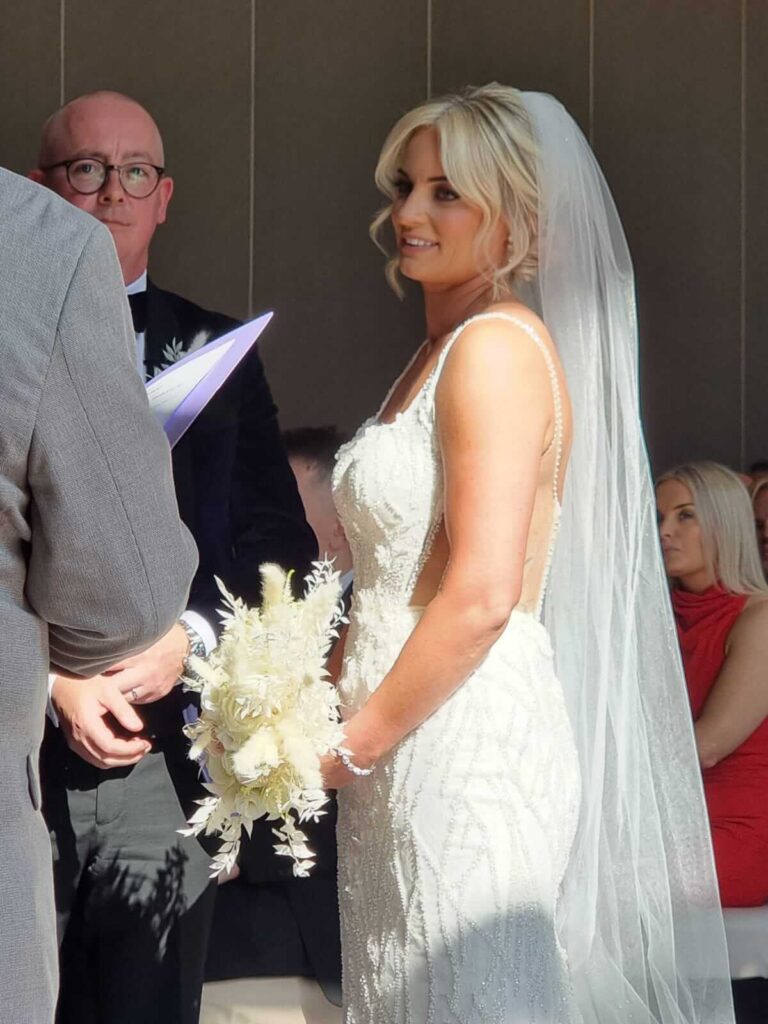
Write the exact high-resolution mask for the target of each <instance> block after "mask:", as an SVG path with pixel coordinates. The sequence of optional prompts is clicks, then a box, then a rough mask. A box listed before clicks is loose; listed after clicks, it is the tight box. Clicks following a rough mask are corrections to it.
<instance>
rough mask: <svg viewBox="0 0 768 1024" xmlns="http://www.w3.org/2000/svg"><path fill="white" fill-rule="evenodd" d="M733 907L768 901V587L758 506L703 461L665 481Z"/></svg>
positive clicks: (699, 726)
mask: <svg viewBox="0 0 768 1024" xmlns="http://www.w3.org/2000/svg"><path fill="white" fill-rule="evenodd" d="M656 500H657V507H658V516H659V532H660V535H661V544H662V548H663V553H664V563H665V566H666V570H667V575H668V576H669V578H670V581H671V584H672V604H673V608H674V613H675V620H676V622H677V629H678V635H679V638H680V646H681V650H682V656H683V665H684V668H685V674H686V680H687V683H688V694H689V697H690V701H691V710H692V712H693V718H694V721H695V726H694V729H695V735H696V744H697V747H698V751H699V760H700V762H701V767H702V772H703V779H704V791H705V795H706V799H707V806H708V809H709V817H710V823H711V826H712V841H713V846H714V852H715V864H716V867H717V874H718V879H719V882H720V898H721V901H722V904H723V906H725V907H753V906H760V905H762V904H766V903H768V802H767V801H766V800H765V791H766V785H768V717H767V716H768V585H766V582H765V579H764V577H763V572H762V567H761V564H760V558H759V556H758V551H757V544H756V543H755V533H754V525H753V518H752V510H751V508H750V503H749V495H748V494H747V491H746V489H745V488H744V486H743V484H742V483H741V481H740V480H739V478H738V477H737V476H736V474H735V473H732V472H731V471H730V470H729V469H726V468H725V467H724V466H719V465H717V464H716V463H709V462H698V463H690V464H688V465H685V466H678V467H677V468H675V469H672V470H670V471H669V472H668V473H665V474H664V475H663V476H662V477H661V479H660V480H659V481H658V483H657V486H656Z"/></svg>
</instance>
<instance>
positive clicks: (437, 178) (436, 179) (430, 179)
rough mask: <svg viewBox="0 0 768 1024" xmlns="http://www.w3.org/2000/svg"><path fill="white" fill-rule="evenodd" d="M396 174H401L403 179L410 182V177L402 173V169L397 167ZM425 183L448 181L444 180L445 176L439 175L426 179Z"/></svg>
mask: <svg viewBox="0 0 768 1024" xmlns="http://www.w3.org/2000/svg"><path fill="white" fill-rule="evenodd" d="M397 173H398V174H401V175H402V176H403V177H404V178H408V180H409V181H410V180H411V179H410V176H409V175H408V172H407V171H404V170H403V169H402V167H398V168H397ZM427 181H446V182H447V181H448V179H447V178H446V176H445V175H444V174H440V175H438V177H436V178H427Z"/></svg>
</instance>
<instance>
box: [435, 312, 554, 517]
mask: <svg viewBox="0 0 768 1024" xmlns="http://www.w3.org/2000/svg"><path fill="white" fill-rule="evenodd" d="M480 320H507V321H508V322H509V323H512V324H514V325H515V326H516V327H519V328H520V329H521V330H523V331H525V333H526V334H527V335H528V337H529V338H530V339H531V341H532V342H533V343H534V344H535V345H536V347H537V348H538V349H539V351H540V352H541V354H542V356H543V357H544V362H545V363H546V366H547V373H548V374H549V382H550V386H551V388H552V405H553V407H554V412H555V434H554V438H553V441H554V444H555V467H554V472H553V474H552V497H553V499H554V502H555V507H556V508H557V509H558V510H559V508H560V470H561V468H562V462H563V401H562V396H561V394H560V382H559V380H558V377H557V370H556V369H555V363H554V360H553V359H552V354H551V353H550V351H549V349H548V348H547V346H546V345H545V344H544V342H543V340H542V339H541V337H540V336H539V334H538V332H537V331H536V330H535V328H533V327H531V325H530V324H528V323H526V322H525V320H522V319H521V318H520V317H517V316H515V315H514V314H513V313H504V312H502V311H501V310H499V311H498V312H494V313H478V314H477V315H476V316H473V317H470V318H469V319H468V320H465V321H464V323H461V324H459V326H458V327H457V328H456V330H455V331H454V332H453V334H452V335H451V336H450V338H449V339H448V341H447V342H446V343H445V346H444V347H443V351H442V352H441V353H440V355H439V357H438V360H437V364H436V366H435V371H434V384H435V386H436V384H437V381H438V379H439V377H440V373H441V371H442V368H443V365H444V363H445V360H446V359H447V358H448V353H449V352H450V350H451V348H452V347H453V345H454V342H455V341H456V340H457V338H458V337H459V336H460V335H461V333H462V332H463V331H464V329H465V328H466V327H469V325H470V324H474V323H477V322H478V321H480Z"/></svg>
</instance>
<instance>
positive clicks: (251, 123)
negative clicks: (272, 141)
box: [248, 0, 256, 319]
mask: <svg viewBox="0 0 768 1024" xmlns="http://www.w3.org/2000/svg"><path fill="white" fill-rule="evenodd" d="M250 71H251V74H250V79H251V104H250V110H249V117H248V132H249V135H250V138H249V140H248V152H249V165H250V178H249V191H248V318H249V319H250V318H251V317H252V316H253V275H254V271H255V262H256V261H255V252H254V247H255V244H256V181H255V178H256V0H251V69H250Z"/></svg>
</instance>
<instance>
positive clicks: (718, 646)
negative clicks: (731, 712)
mask: <svg viewBox="0 0 768 1024" xmlns="http://www.w3.org/2000/svg"><path fill="white" fill-rule="evenodd" d="M747 600H748V599H747V598H746V597H745V596H743V595H736V594H730V593H728V592H727V591H725V590H723V589H721V588H720V587H716V586H715V587H710V588H709V589H708V590H705V591H704V592H703V593H701V594H692V593H689V592H688V591H685V590H674V591H673V592H672V604H673V607H674V611H675V619H676V621H677V632H678V636H679V638H680V647H681V649H682V654H683V665H684V667H685V676H686V682H687V684H688V696H689V698H690V701H691V710H692V712H693V717H694V720H696V719H697V718H698V717H699V715H700V713H701V710H702V708H703V707H704V704H705V702H706V700H707V697H708V696H709V692H710V690H711V689H712V686H713V685H714V683H715V680H716V679H717V676H718V674H719V672H720V669H721V668H722V665H723V662H724V660H725V645H726V642H727V640H728V634H729V633H730V631H731V629H732V627H733V625H734V623H735V622H736V619H737V618H738V617H739V615H740V614H741V613H742V611H743V610H744V606H745V605H746V603H747ZM703 776H704V793H705V795H706V799H707V807H708V809H709V820H710V824H711V826H712V842H713V845H714V850H715V864H716V867H717V876H718V879H719V882H720V899H721V901H722V904H723V906H724V907H756V906H761V905H763V904H765V903H768V718H766V719H764V720H763V722H762V723H761V724H760V725H759V726H758V727H757V729H755V731H754V732H753V733H752V735H751V736H749V737H748V738H747V739H746V740H745V741H744V742H743V743H742V744H741V746H740V747H737V748H736V750H734V751H733V753H731V754H729V755H728V757H725V758H723V760H722V761H720V762H719V764H716V765H715V766H714V768H707V769H705V771H704V773H703Z"/></svg>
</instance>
